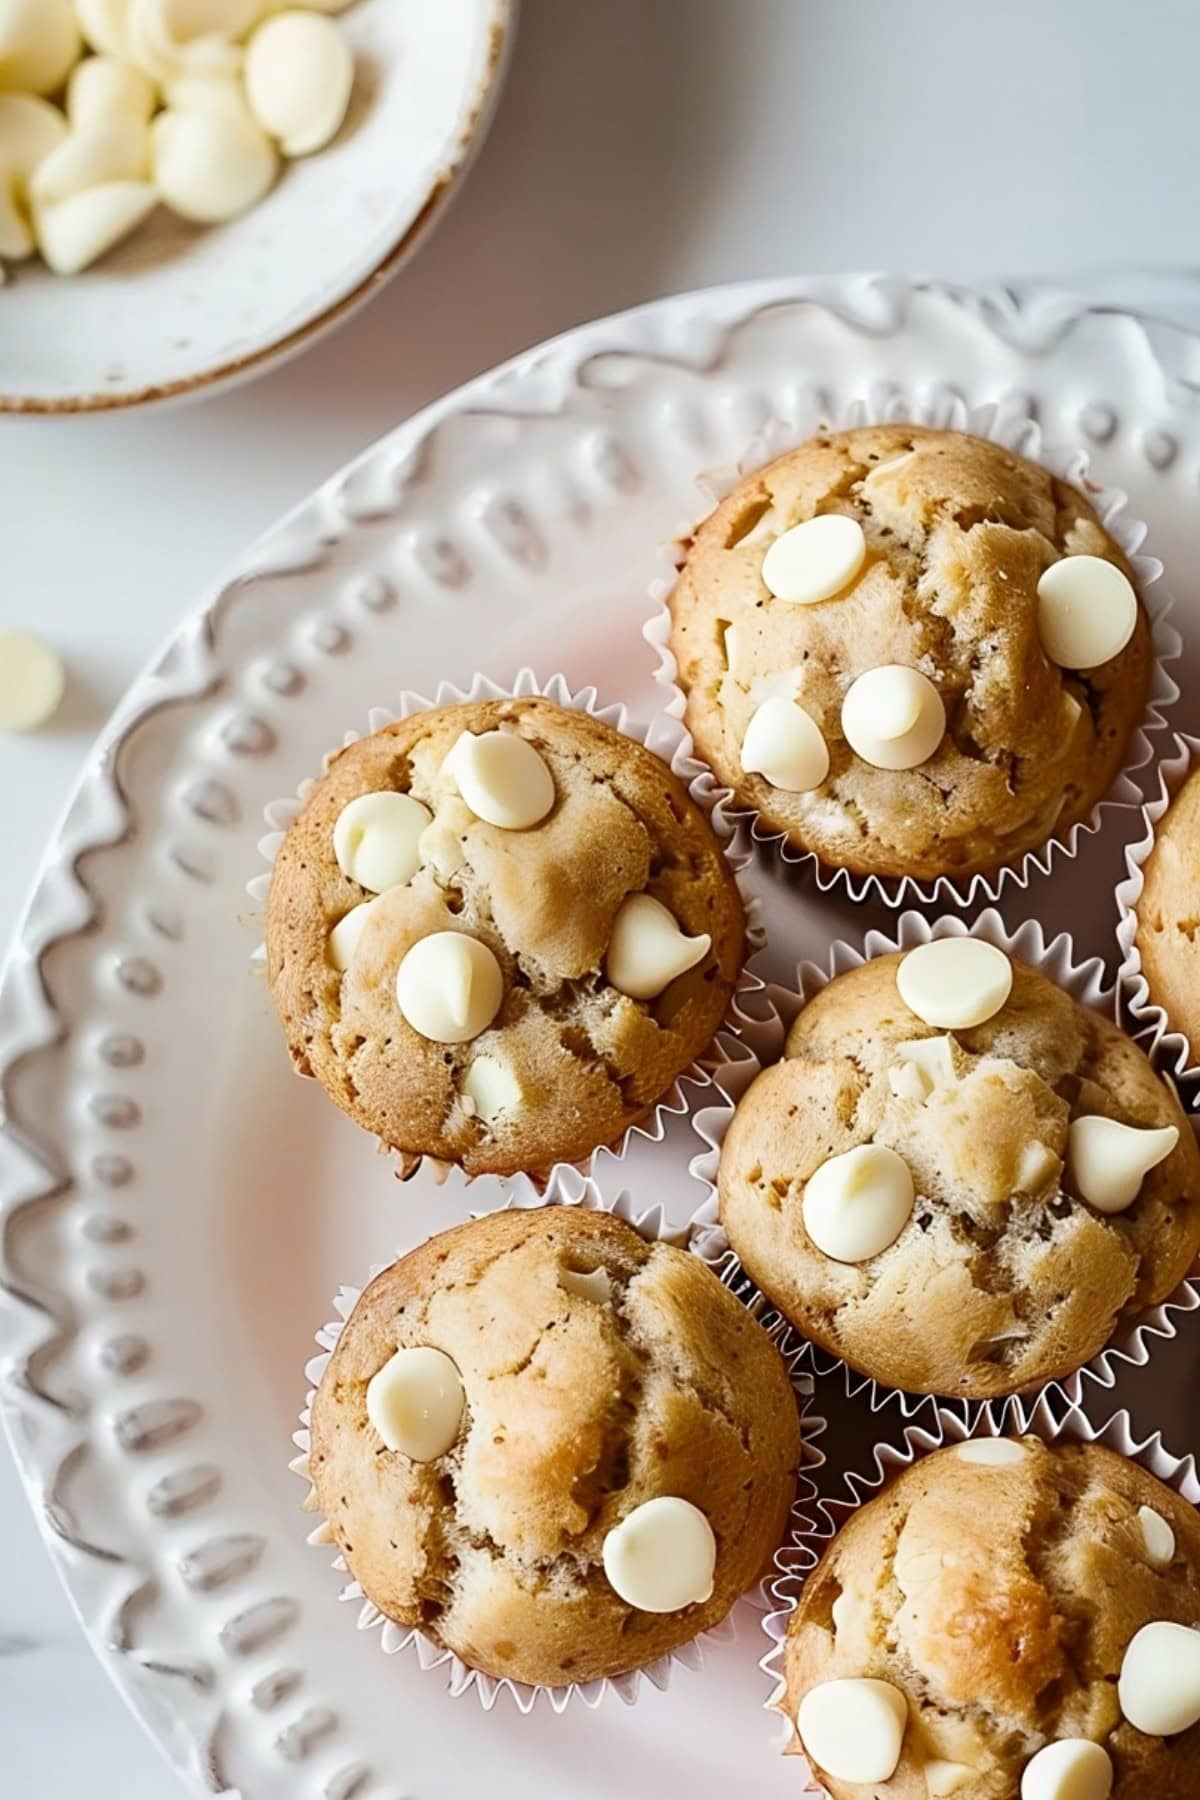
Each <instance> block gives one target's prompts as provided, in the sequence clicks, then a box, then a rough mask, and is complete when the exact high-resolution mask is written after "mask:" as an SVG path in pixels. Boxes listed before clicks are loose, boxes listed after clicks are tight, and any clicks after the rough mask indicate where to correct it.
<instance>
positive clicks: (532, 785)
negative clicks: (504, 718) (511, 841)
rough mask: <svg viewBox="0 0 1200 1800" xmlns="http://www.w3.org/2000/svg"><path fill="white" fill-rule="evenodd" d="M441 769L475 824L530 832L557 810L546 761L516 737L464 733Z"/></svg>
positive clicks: (508, 733) (509, 733)
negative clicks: (473, 816) (461, 798)
mask: <svg viewBox="0 0 1200 1800" xmlns="http://www.w3.org/2000/svg"><path fill="white" fill-rule="evenodd" d="M442 767H443V770H444V772H445V773H446V774H447V775H449V776H450V777H451V778H452V779H453V781H454V783H455V785H456V786H457V788H458V791H459V793H460V794H461V795H462V797H463V799H464V800H465V801H466V803H467V805H468V806H469V807H470V809H471V811H472V812H473V813H474V814H475V816H476V818H479V819H483V820H484V822H485V823H486V824H488V825H498V826H500V827H501V828H502V829H503V830H504V831H527V830H528V829H529V828H530V826H532V825H537V824H538V823H539V822H540V821H541V820H542V819H544V818H545V817H546V814H547V813H548V812H549V811H550V809H551V807H552V806H553V805H554V800H555V792H554V777H553V776H552V775H551V773H550V770H549V768H548V767H547V765H546V762H545V759H544V758H543V757H542V756H540V755H539V754H538V752H537V751H536V750H535V749H534V747H533V745H532V744H531V743H529V742H528V740H527V739H526V738H523V737H519V736H518V735H517V733H516V732H515V731H485V732H482V733H481V734H480V735H479V736H478V737H474V736H473V735H472V734H471V732H469V731H464V732H463V734H462V736H461V737H460V738H459V739H458V742H457V743H456V744H455V746H454V748H453V750H451V752H450V754H449V756H448V757H447V758H446V761H445V762H444V763H443V765H442Z"/></svg>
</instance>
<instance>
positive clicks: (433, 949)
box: [396, 931, 504, 1044]
mask: <svg viewBox="0 0 1200 1800" xmlns="http://www.w3.org/2000/svg"><path fill="white" fill-rule="evenodd" d="M503 998H504V975H503V973H502V971H501V968H500V964H499V963H498V962H497V961H496V958H495V956H494V955H493V954H492V952H491V951H490V950H489V949H488V947H487V945H486V944H484V943H481V942H480V940H479V939H478V938H473V937H468V936H467V934H466V932H464V931H435V932H432V933H431V934H430V936H429V937H423V938H418V940H417V942H416V943H415V944H414V945H413V946H412V949H411V950H409V951H408V953H407V955H406V956H405V957H404V959H403V961H402V962H401V964H400V967H399V969H398V970H397V972H396V1001H397V1004H398V1005H399V1007H400V1011H401V1012H402V1013H403V1015H404V1017H405V1018H406V1019H407V1020H408V1023H409V1024H410V1025H411V1026H412V1028H413V1030H414V1031H417V1032H419V1033H420V1034H421V1036H422V1037H424V1038H429V1039H430V1041H431V1042H433V1043H435V1044H465V1043H467V1042H468V1041H469V1040H470V1039H471V1038H477V1037H478V1036H479V1034H480V1032H481V1031H486V1030H487V1028H488V1026H489V1025H490V1024H491V1022H492V1020H493V1019H494V1018H495V1016H496V1014H497V1013H498V1012H499V1011H500V1002H501V1001H502V1000H503Z"/></svg>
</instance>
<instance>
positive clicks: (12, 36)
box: [0, 0, 82, 94]
mask: <svg viewBox="0 0 1200 1800" xmlns="http://www.w3.org/2000/svg"><path fill="white" fill-rule="evenodd" d="M81 48H82V46H81V44H80V40H79V27H78V25H77V24H76V23H75V12H74V8H73V7H72V5H71V0H0V88H11V89H15V90H17V91H18V92H21V93H25V94H54V93H57V92H58V90H59V88H60V87H61V86H62V84H63V82H64V81H65V80H66V79H67V76H68V74H69V73H70V70H71V67H72V65H73V64H74V63H75V61H76V59H77V58H78V56H79V52H80V49H81Z"/></svg>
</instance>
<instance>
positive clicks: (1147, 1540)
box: [1137, 1506, 1175, 1569]
mask: <svg viewBox="0 0 1200 1800" xmlns="http://www.w3.org/2000/svg"><path fill="white" fill-rule="evenodd" d="M1137 1516H1138V1524H1139V1526H1140V1527H1141V1532H1142V1543H1143V1545H1144V1546H1145V1550H1146V1559H1147V1561H1148V1562H1152V1563H1153V1564H1154V1566H1155V1568H1157V1569H1168V1568H1170V1566H1171V1564H1172V1563H1173V1562H1174V1560H1175V1533H1174V1532H1173V1531H1172V1529H1171V1527H1170V1525H1168V1523H1167V1521H1166V1520H1165V1519H1164V1518H1163V1516H1162V1514H1161V1513H1157V1512H1155V1510H1154V1508H1153V1507H1152V1506H1139V1507H1138V1515H1137Z"/></svg>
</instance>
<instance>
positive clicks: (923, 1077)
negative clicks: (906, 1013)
mask: <svg viewBox="0 0 1200 1800" xmlns="http://www.w3.org/2000/svg"><path fill="white" fill-rule="evenodd" d="M896 1057H897V1060H898V1066H897V1067H895V1068H891V1069H889V1070H888V1082H889V1084H890V1086H891V1090H892V1092H893V1094H895V1095H896V1096H897V1097H898V1098H900V1099H905V1100H927V1099H928V1098H929V1096H930V1094H932V1092H933V1090H934V1089H935V1088H948V1087H953V1086H954V1083H955V1080H956V1076H955V1072H954V1047H953V1044H952V1042H951V1040H950V1039H949V1038H948V1037H929V1038H906V1039H905V1040H904V1042H903V1043H900V1044H897V1045H896Z"/></svg>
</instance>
